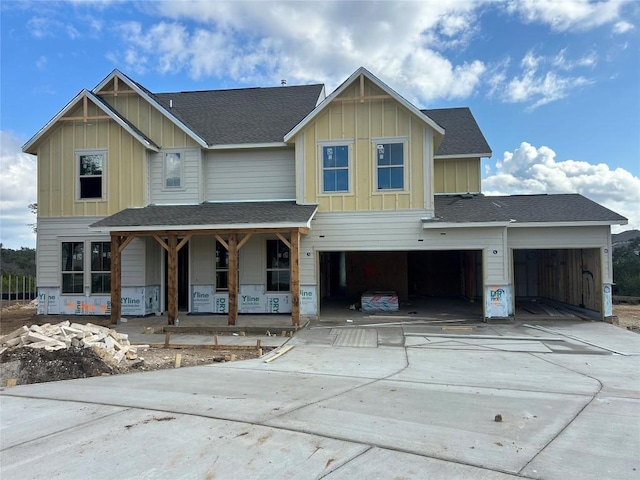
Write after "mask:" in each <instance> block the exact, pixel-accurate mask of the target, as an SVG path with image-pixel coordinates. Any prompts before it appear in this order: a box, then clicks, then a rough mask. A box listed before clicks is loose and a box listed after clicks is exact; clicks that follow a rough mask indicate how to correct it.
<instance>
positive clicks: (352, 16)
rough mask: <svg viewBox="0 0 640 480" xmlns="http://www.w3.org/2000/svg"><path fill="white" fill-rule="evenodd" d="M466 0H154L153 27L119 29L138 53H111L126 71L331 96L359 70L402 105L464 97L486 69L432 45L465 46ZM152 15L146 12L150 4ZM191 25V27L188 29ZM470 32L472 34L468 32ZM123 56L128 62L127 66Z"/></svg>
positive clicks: (470, 17)
mask: <svg viewBox="0 0 640 480" xmlns="http://www.w3.org/2000/svg"><path fill="white" fill-rule="evenodd" d="M479 5H480V4H479V3H477V2H472V1H460V0H457V1H450V2H437V3H427V2H420V3H418V2H416V3H411V8H406V7H407V4H403V3H402V2H399V3H385V4H384V9H381V6H380V5H379V4H375V3H370V2H323V3H318V2H296V3H289V2H257V3H254V2H224V3H223V2H157V3H155V4H153V8H156V9H157V11H158V13H159V15H160V16H161V17H163V20H162V21H159V22H158V23H156V24H155V25H151V26H145V27H143V26H142V25H141V24H140V23H138V22H128V23H123V24H121V25H119V26H118V30H117V31H118V32H119V34H120V36H121V38H122V40H123V42H124V43H125V44H127V45H129V47H128V48H129V49H131V48H133V49H135V50H136V51H137V52H138V53H137V55H132V54H131V52H128V51H127V50H125V51H120V52H111V55H110V58H111V59H113V60H119V61H121V62H123V63H124V65H125V68H127V69H134V70H135V69H139V68H140V67H139V64H137V63H136V62H135V61H136V60H137V57H143V58H145V59H146V63H145V65H146V66H145V68H149V69H153V70H156V71H158V72H161V73H165V74H166V73H180V72H182V71H185V72H187V73H188V75H189V76H191V77H192V78H195V79H199V78H203V77H207V76H214V77H218V78H225V79H230V80H233V81H234V82H238V83H245V84H260V85H278V84H279V83H280V79H282V78H285V79H287V80H288V82H289V84H295V83H307V82H313V81H322V82H325V83H326V84H327V88H328V90H329V91H331V90H332V89H333V88H335V87H336V86H337V85H338V84H339V83H340V82H342V81H343V80H344V79H345V78H346V77H347V76H348V75H349V74H351V73H352V72H353V71H354V70H355V69H356V68H358V67H359V66H361V65H363V66H365V67H367V68H369V69H370V70H371V71H373V72H375V73H376V75H379V76H380V78H381V79H382V80H384V81H385V82H387V83H388V84H389V85H393V86H394V88H396V89H397V90H398V91H399V92H400V93H403V92H411V95H413V96H409V95H407V98H408V99H409V100H412V101H416V100H418V101H419V103H426V102H429V101H430V100H434V99H436V98H440V99H443V98H444V99H447V98H451V99H452V98H464V97H467V96H469V95H472V94H473V93H474V92H475V91H476V90H477V88H478V86H479V85H480V82H481V79H482V76H483V75H484V73H485V70H486V66H485V64H484V63H483V62H482V61H480V60H474V59H470V60H467V61H464V62H460V63H458V64H454V63H453V62H452V61H450V60H449V59H447V58H446V57H445V56H443V55H442V54H441V53H439V52H438V50H437V49H438V48H447V47H451V46H454V45H459V44H460V42H463V40H462V39H463V38H464V39H465V40H464V41H468V39H469V37H470V35H472V34H473V33H472V32H474V31H475V29H476V28H477V27H476V25H475V21H476V13H475V12H476V9H477V8H479ZM150 8H151V7H150ZM194 22H195V25H194ZM470 32H471V33H470ZM127 55H129V57H130V58H132V59H133V61H128V60H127V58H126V57H127Z"/></svg>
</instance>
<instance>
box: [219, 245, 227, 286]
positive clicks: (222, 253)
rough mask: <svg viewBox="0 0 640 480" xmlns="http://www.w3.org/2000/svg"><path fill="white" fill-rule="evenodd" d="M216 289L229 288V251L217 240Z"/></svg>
mask: <svg viewBox="0 0 640 480" xmlns="http://www.w3.org/2000/svg"><path fill="white" fill-rule="evenodd" d="M216 290H217V291H227V290H229V252H228V251H227V249H226V248H225V247H224V245H222V243H220V242H218V241H216Z"/></svg>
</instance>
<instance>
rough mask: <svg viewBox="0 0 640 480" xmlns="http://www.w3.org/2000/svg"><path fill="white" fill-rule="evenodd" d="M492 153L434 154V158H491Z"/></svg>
mask: <svg viewBox="0 0 640 480" xmlns="http://www.w3.org/2000/svg"><path fill="white" fill-rule="evenodd" d="M491 155H492V153H465V154H461V155H434V156H433V158H434V160H447V159H449V158H491Z"/></svg>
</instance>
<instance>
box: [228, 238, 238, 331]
mask: <svg viewBox="0 0 640 480" xmlns="http://www.w3.org/2000/svg"><path fill="white" fill-rule="evenodd" d="M228 243H229V277H228V278H229V279H228V282H227V287H228V294H229V316H228V324H229V325H235V324H236V320H237V318H238V235H237V234H235V233H232V234H231V235H229V242H228Z"/></svg>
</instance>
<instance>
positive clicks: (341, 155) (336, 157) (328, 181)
mask: <svg viewBox="0 0 640 480" xmlns="http://www.w3.org/2000/svg"><path fill="white" fill-rule="evenodd" d="M322 191H323V192H325V193H333V192H348V191H349V145H323V146H322Z"/></svg>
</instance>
